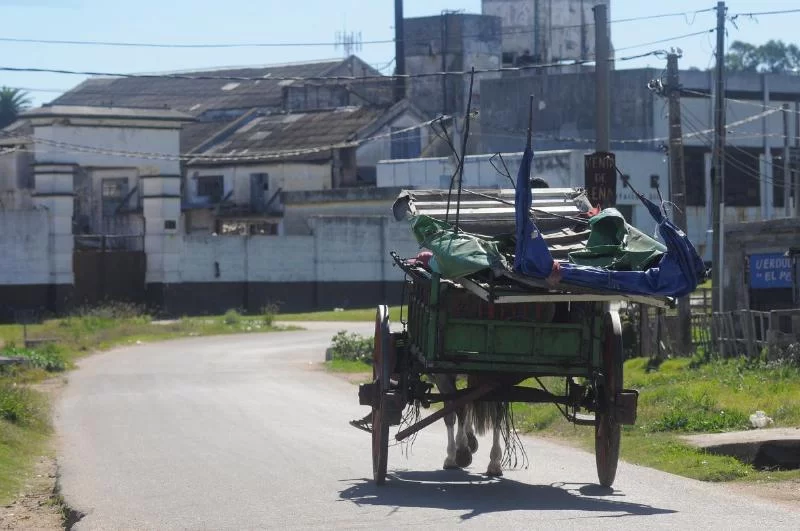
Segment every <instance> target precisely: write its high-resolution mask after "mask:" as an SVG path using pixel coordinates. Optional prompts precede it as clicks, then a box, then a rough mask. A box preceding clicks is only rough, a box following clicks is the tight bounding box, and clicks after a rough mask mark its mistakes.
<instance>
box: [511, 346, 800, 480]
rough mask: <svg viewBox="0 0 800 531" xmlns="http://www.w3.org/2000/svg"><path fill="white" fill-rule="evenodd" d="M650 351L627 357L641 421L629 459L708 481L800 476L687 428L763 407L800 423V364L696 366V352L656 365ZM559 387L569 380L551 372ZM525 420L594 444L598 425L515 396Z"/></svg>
mask: <svg viewBox="0 0 800 531" xmlns="http://www.w3.org/2000/svg"><path fill="white" fill-rule="evenodd" d="M646 367H647V360H646V359H633V360H629V361H627V362H626V363H625V385H626V387H628V388H634V389H638V390H639V392H640V395H639V410H638V418H637V421H636V425H635V426H625V427H623V435H622V453H621V457H622V459H624V460H626V461H628V462H631V463H635V464H639V465H643V466H648V467H652V468H656V469H659V470H663V471H665V472H670V473H673V474H678V475H681V476H686V477H689V478H693V479H699V480H702V481H731V480H747V481H751V480H758V481H771V480H777V479H789V478H800V471H796V470H795V471H784V472H774V471H772V472H764V471H758V470H756V469H754V468H753V467H751V466H750V465H747V464H744V463H741V462H739V461H737V460H736V459H734V458H732V457H724V456H716V455H712V454H709V453H706V452H704V451H702V450H698V449H696V448H693V447H690V446H688V445H686V444H684V443H683V442H682V441H681V439H680V438H679V435H682V434H688V433H697V432H703V433H709V432H710V433H713V432H723V431H735V430H744V429H747V428H748V427H749V421H748V417H749V415H750V414H751V413H753V412H755V411H756V410H762V411H765V412H767V414H768V415H769V416H770V417H772V418H773V420H774V421H775V425H776V426H800V368H797V367H794V368H793V367H774V368H768V367H765V366H761V365H747V364H745V363H744V362H743V361H740V360H732V361H714V362H710V363H708V364H704V365H700V366H697V367H695V366H693V365H692V362H691V360H689V359H672V360H667V361H665V362H664V363H663V364H661V366H660V367H659V368H658V370H655V371H651V372H648V371H647V370H646ZM543 381H544V383H545V385H546V386H548V388H550V390H551V391H554V392H558V391H559V390H560V387H559V385H563V380H561V381H560V380H559V379H555V378H549V379H543ZM514 412H515V421H516V424H517V428H518V429H520V430H521V431H524V432H529V433H536V434H539V435H545V436H552V437H558V438H562V439H566V440H570V441H572V442H574V443H575V444H577V445H578V446H580V447H582V448H585V449H587V450H593V445H594V438H593V434H594V430H593V428H591V427H577V426H574V425H572V424H570V423H568V422H567V421H566V420H564V418H563V417H562V416H561V414H560V413H559V412H558V410H557V409H556V408H555V406H552V405H527V404H515V405H514Z"/></svg>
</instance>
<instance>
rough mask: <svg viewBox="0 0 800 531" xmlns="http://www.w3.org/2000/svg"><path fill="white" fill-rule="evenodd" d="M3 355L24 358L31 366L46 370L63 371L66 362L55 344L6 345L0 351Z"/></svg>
mask: <svg viewBox="0 0 800 531" xmlns="http://www.w3.org/2000/svg"><path fill="white" fill-rule="evenodd" d="M0 354H2V355H3V356H9V357H20V358H26V359H27V360H28V362H29V363H30V365H31V366H32V367H36V368H37V369H43V370H45V371H48V372H58V371H63V370H64V369H66V368H67V362H66V360H65V359H64V356H63V355H62V353H61V351H60V350H59V349H58V347H56V346H55V345H44V346H42V347H41V348H37V349H28V348H20V347H16V346H13V345H7V346H6V347H5V348H4V349H3V350H1V351H0Z"/></svg>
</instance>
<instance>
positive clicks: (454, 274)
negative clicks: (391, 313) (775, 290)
mask: <svg viewBox="0 0 800 531" xmlns="http://www.w3.org/2000/svg"><path fill="white" fill-rule="evenodd" d="M589 228H590V233H589V239H588V241H587V244H586V248H585V249H583V250H581V251H573V252H572V253H570V254H569V259H570V261H571V262H573V263H575V264H579V265H588V266H595V267H603V268H606V269H610V270H617V271H644V270H646V269H648V268H649V267H651V266H652V265H655V264H656V263H657V262H658V260H660V259H661V256H662V255H663V254H664V253H665V252H666V250H667V248H666V247H665V246H664V245H663V244H661V243H659V242H658V241H656V240H654V239H653V238H651V237H650V236H648V235H646V234H644V233H643V232H641V231H640V230H638V229H637V228H636V227H633V226H631V225H629V224H628V223H627V222H626V221H625V218H624V217H623V215H622V214H621V213H620V212H619V211H618V210H616V209H614V208H607V209H605V210H603V211H602V212H601V213H599V214H597V215H596V216H593V217H592V218H590V219H589ZM411 230H412V231H413V233H414V236H415V238H416V239H417V242H418V243H419V244H420V246H421V247H425V248H426V249H429V250H430V251H431V253H432V254H433V258H432V259H431V261H430V267H431V269H432V270H433V271H435V272H437V273H439V274H441V275H442V276H443V277H445V278H454V279H455V278H460V277H464V276H467V275H471V274H473V273H477V272H478V271H482V270H484V269H489V268H492V267H497V266H499V267H503V268H506V267H508V266H507V261H506V259H505V257H504V256H503V252H502V251H503V250H506V251H508V252H511V253H513V243H511V246H510V247H509V242H508V241H506V240H505V239H501V238H494V239H493V238H488V237H483V236H478V235H475V234H469V233H465V232H459V233H455V232H454V231H453V227H452V226H451V225H450V224H449V223H445V222H444V221H440V220H437V219H434V218H431V217H429V216H424V215H420V216H415V217H414V218H413V219H412V220H411Z"/></svg>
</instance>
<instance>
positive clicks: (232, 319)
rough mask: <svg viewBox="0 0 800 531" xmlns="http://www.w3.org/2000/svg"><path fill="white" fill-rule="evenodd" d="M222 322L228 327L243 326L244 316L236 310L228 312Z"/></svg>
mask: <svg viewBox="0 0 800 531" xmlns="http://www.w3.org/2000/svg"><path fill="white" fill-rule="evenodd" d="M222 322H223V323H225V324H226V325H228V326H236V325H238V324H241V322H242V315H241V314H240V313H239V312H237V311H236V310H228V311H227V312H225V315H223V316H222Z"/></svg>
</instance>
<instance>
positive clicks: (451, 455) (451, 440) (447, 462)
mask: <svg viewBox="0 0 800 531" xmlns="http://www.w3.org/2000/svg"><path fill="white" fill-rule="evenodd" d="M444 424H445V426H447V457H445V458H444V469H445V470H451V469H454V468H460V467H459V466H458V464H457V462H456V437H455V424H456V415H455V413H450V414H449V415H445V417H444Z"/></svg>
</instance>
